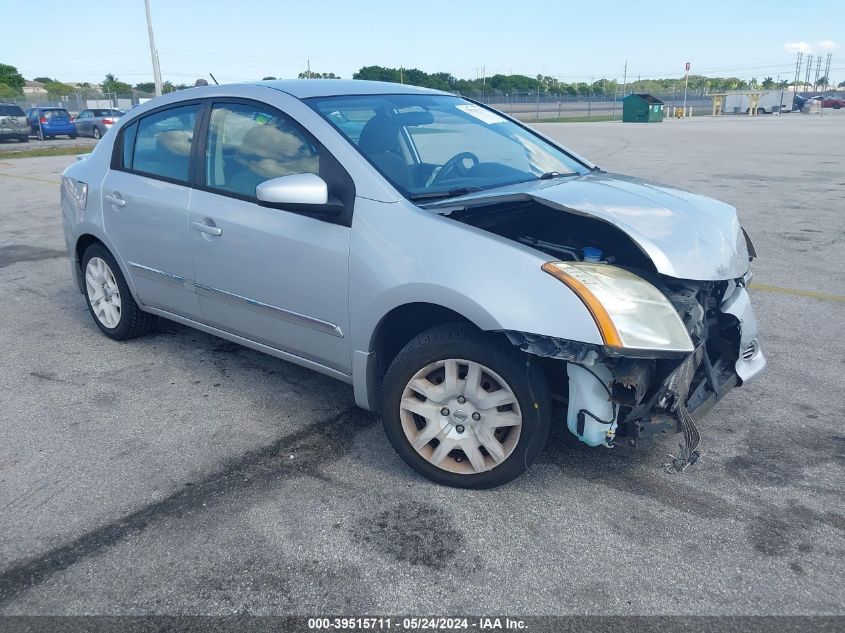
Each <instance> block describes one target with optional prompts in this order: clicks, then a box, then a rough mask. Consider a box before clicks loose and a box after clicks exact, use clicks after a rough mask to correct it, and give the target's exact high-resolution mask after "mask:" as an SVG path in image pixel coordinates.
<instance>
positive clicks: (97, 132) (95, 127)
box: [91, 125, 102, 140]
mask: <svg viewBox="0 0 845 633" xmlns="http://www.w3.org/2000/svg"><path fill="white" fill-rule="evenodd" d="M91 135H92V136H93V137H94V138H95V139H97V140H99V139H100V137H101V136H102V134H100V128H98V127H97V126H96V125H95V126H94V132H93V133H92V134H91Z"/></svg>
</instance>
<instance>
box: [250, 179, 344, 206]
mask: <svg viewBox="0 0 845 633" xmlns="http://www.w3.org/2000/svg"><path fill="white" fill-rule="evenodd" d="M255 195H256V197H257V198H258V200H259V201H260V202H266V203H269V204H270V205H274V206H275V205H289V204H291V205H301V204H308V205H312V204H313V205H323V204H326V203H327V202H328V201H329V188H328V185H326V181H325V180H323V179H322V178H320V177H319V176H317V175H315V174H294V175H292V176H281V177H279V178H273V179H272V180H265V181H264V182H262V183H261V184H260V185H258V186H257V187H256V188H255Z"/></svg>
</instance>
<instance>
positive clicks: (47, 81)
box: [32, 77, 58, 84]
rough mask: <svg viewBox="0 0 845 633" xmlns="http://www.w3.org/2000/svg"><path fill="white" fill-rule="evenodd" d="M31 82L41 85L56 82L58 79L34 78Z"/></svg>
mask: <svg viewBox="0 0 845 633" xmlns="http://www.w3.org/2000/svg"><path fill="white" fill-rule="evenodd" d="M32 81H38V82H41V83H42V84H51V83H53V82H54V81H58V79H50V78H49V77H35V78H34V79H33V80H32Z"/></svg>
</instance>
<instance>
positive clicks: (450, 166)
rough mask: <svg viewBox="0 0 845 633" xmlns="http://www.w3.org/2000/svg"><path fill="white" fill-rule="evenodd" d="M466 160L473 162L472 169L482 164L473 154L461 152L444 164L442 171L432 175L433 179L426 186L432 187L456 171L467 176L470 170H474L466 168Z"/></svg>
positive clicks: (439, 170)
mask: <svg viewBox="0 0 845 633" xmlns="http://www.w3.org/2000/svg"><path fill="white" fill-rule="evenodd" d="M465 160H471V161H472V163H473V165H472V167H475V166H476V165H478V163H479V162H481V161H479V160H478V156H476V155H475V154H473V153H472V152H460V153H459V154H455V155H454V156H452V158H450V159H449V160H447V161H446V162H445V163H443V165H442V166H441V167H440V169H438V170H437V171H435V172H434V174H432V176H431V178H430V179H429V181H428V182H427V183H426V186H431V185H433V184H435V183H438V182H440V181H441V180H446V177H447V176H448V175H449V173H450V172H452V171H455V170H460V171H461V172H463V173H462V174H461V175H462V176H466V174H467V172H469V169H472V167H470V168H469V169H467V168H466V167H464V161H465Z"/></svg>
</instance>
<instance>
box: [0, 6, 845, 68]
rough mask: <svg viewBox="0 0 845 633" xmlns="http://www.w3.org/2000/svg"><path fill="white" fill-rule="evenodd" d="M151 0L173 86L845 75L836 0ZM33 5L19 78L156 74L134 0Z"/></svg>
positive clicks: (842, 15) (19, 49)
mask: <svg viewBox="0 0 845 633" xmlns="http://www.w3.org/2000/svg"><path fill="white" fill-rule="evenodd" d="M151 1H152V14H153V23H154V27H155V33H156V44H157V47H158V50H159V58H160V61H161V68H162V74H163V76H164V78H165V79H170V80H171V81H173V82H174V83H181V82H185V83H193V80H194V79H196V78H197V77H205V78H207V77H208V75H207V73H208V72H213V73H214V74H215V76H216V77H217V78H218V79H219V80H220V81H221V82H229V81H238V80H248V79H256V78H257V79H260V78H261V77H263V76H265V75H274V76H277V77H295V76H296V74H297V73H299V72H300V71H302V70H304V69H305V65H306V60H308V59H310V60H311V68H312V70H317V71H321V72H334V73H337V74H339V75H341V76H343V77H351V75H352V73H353V72H354V71H355V70H357V69H358V68H360V67H361V66H364V65H371V64H379V65H384V66H400V65H402V66H405V67H417V68H420V69H422V70H425V71H428V72H434V71H441V70H442V71H448V72H451V73H452V74H454V75H456V76H458V77H469V78H474V77H475V76H476V74H477V72H478V69H479V68H480V67H482V66H484V67H486V73H487V75H488V76H490V75H493V74H495V73H511V72H513V73H521V74H527V75H536V74H538V73H540V72H543V73H544V74H547V75H552V76H556V77H559V78H560V79H562V80H563V81H589V80H590V79H591V78H595V79H599V78H602V77H607V78H614V77H615V78H619V79H620V80H621V79H622V69H623V65H624V63H625V61H626V60H627V62H628V77H629V79H630V78H634V79H636V78H637V77H638V76H642V77H643V78H645V77H657V76H680V75H682V74H683V65H684V63H685V62H686V61H690V62H691V63H692V72H698V73H701V74H710V75H734V76H739V77H741V78H750V77H752V76H756V77H758V78H762V77H764V76H767V75H771V76H773V77H776V76H777V75H778V74H780V75H782V76H783V77H784V78H790V79H791V78H792V76H793V75H794V66H795V53H794V52H792V51H794V50H796V49H797V48H804V49H807V50H812V52H813V53H827V52H828V51H831V52H832V53H833V64H832V71H831V76H832V77H833V78H834V79H835V80H836V81H837V82H838V81H842V80H845V2H843V1H842V0H836V1H833V2H827V1H814V2H800V1H797V0H767V1H757V0H753V1H749V0H733V1H731V2H720V1H709V2H687V1H684V0H663V1H661V2H652V1H650V0H640V1H637V0H627V1H625V2H617V1H614V0H605V1H603V2H592V3H590V2H585V1H584V0H579V1H578V2H566V1H562V0H558V1H556V2H547V1H546V0H533V1H531V2H525V3H520V2H514V1H510V2H502V1H499V0H486V1H483V2H482V1H473V0H449V1H442V0H430V1H425V0H416V1H415V2H373V1H370V0H345V1H335V0H312V1H311V2H301V1H296V2H290V1H287V0H280V1H271V0H252V1H248V0H242V1H241V2H237V1H236V0H227V1H225V2H221V1H218V0H204V1H199V0H168V1H165V0H151ZM30 4H31V3H26V2H20V1H18V0H0V15H3V16H4V21H6V19H7V18H9V16H13V15H16V14H18V15H19V16H20V18H21V20H20V25H19V26H17V27H16V28H4V29H3V31H2V36H0V63H7V64H12V65H14V66H17V67H18V69H19V70H20V71H21V72H22V74H23V75H24V76H25V77H27V78H28V79H29V78H32V77H34V76H37V75H47V76H51V77H56V78H58V79H61V80H64V81H100V80H102V78H103V76H104V75H105V74H106V73H107V72H112V73H114V74H115V75H117V77H118V78H119V79H121V80H124V81H127V82H129V83H131V84H135V83H138V82H141V81H149V80H151V77H152V72H151V63H150V54H149V48H148V46H149V45H148V41H147V31H146V21H145V17H144V2H143V0H105V1H104V0H97V1H96V2H95V1H89V0H74V1H73V2H69V1H68V0H58V1H57V0H39V2H38V3H37V6H38V7H39V9H38V11H37V13H39V14H40V15H43V16H44V19H39V17H38V16H36V15H35V14H34V13H33V12H32V11H31V10H30V9H28V8H25V7H29V6H30ZM33 6H35V5H33ZM523 7H525V8H523ZM10 21H11V20H10ZM790 45H791V46H790Z"/></svg>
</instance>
